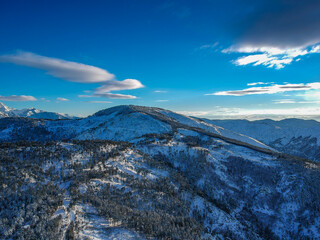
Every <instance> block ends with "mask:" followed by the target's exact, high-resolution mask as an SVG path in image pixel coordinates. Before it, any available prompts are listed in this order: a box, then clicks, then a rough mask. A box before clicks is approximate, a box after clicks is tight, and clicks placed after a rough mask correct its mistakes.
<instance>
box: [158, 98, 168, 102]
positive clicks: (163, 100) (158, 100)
mask: <svg viewBox="0 0 320 240" xmlns="http://www.w3.org/2000/svg"><path fill="white" fill-rule="evenodd" d="M168 101H169V100H164V99H163V100H161V99H160V100H156V102H168Z"/></svg>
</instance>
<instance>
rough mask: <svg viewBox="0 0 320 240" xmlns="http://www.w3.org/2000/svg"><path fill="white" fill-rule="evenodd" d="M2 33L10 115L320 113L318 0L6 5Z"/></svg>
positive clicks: (0, 10)
mask: <svg viewBox="0 0 320 240" xmlns="http://www.w3.org/2000/svg"><path fill="white" fill-rule="evenodd" d="M0 36H1V38H0V83H1V88H0V102H3V103H5V104H6V105H8V106H9V107H14V108H19V109H20V108H28V107H35V108H38V109H42V110H47V111H54V112H61V113H68V114H72V115H77V116H87V115H90V114H93V113H94V112H96V111H98V110H101V109H104V108H109V107H113V106H116V105H124V104H134V105H143V106H154V107H161V108H166V109H170V110H173V111H177V112H180V113H183V114H187V115H192V116H197V117H207V118H249V116H259V117H258V118H265V117H271V118H279V117H280V116H281V118H282V117H301V118H304V117H306V116H309V117H310V116H311V118H312V117H313V116H315V115H318V116H319V115H320V68H319V63H320V2H319V1H316V0H304V1H299V0H291V1H289V0H260V1H253V0H224V1H218V0H216V1H215V0H194V1H193V0H168V1H166V0H90V1H88V0H86V1H85V0H77V1H73V0H68V1H62V0H54V1H53V0H46V1H43V0H41V1H37V0H30V1H24V0H15V1H12V0H2V1H1V2H0Z"/></svg>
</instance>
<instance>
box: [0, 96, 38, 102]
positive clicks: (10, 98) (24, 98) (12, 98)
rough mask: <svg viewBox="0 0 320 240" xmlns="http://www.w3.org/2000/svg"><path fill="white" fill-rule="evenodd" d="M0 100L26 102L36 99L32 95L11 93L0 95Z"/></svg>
mask: <svg viewBox="0 0 320 240" xmlns="http://www.w3.org/2000/svg"><path fill="white" fill-rule="evenodd" d="M0 101H11V102H28V101H37V99H36V98H35V97H33V96H26V95H11V96H0Z"/></svg>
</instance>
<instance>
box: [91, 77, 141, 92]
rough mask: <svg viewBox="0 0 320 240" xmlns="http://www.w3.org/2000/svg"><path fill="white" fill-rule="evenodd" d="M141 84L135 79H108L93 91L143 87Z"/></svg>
mask: <svg viewBox="0 0 320 240" xmlns="http://www.w3.org/2000/svg"><path fill="white" fill-rule="evenodd" d="M143 87H144V86H143V84H142V83H141V82H139V81H138V80H136V79H125V80H123V81H114V80H110V81H108V82H106V83H104V84H103V85H102V86H101V87H99V88H97V89H96V90H95V93H105V92H111V91H119V90H129V89H137V88H143Z"/></svg>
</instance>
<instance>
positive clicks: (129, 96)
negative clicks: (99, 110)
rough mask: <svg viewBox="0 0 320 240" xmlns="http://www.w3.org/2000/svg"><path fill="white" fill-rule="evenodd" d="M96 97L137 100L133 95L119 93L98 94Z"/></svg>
mask: <svg viewBox="0 0 320 240" xmlns="http://www.w3.org/2000/svg"><path fill="white" fill-rule="evenodd" d="M94 96H95V97H106V98H110V99H136V98H137V97H136V96H132V95H125V94H119V93H96V94H94Z"/></svg>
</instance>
